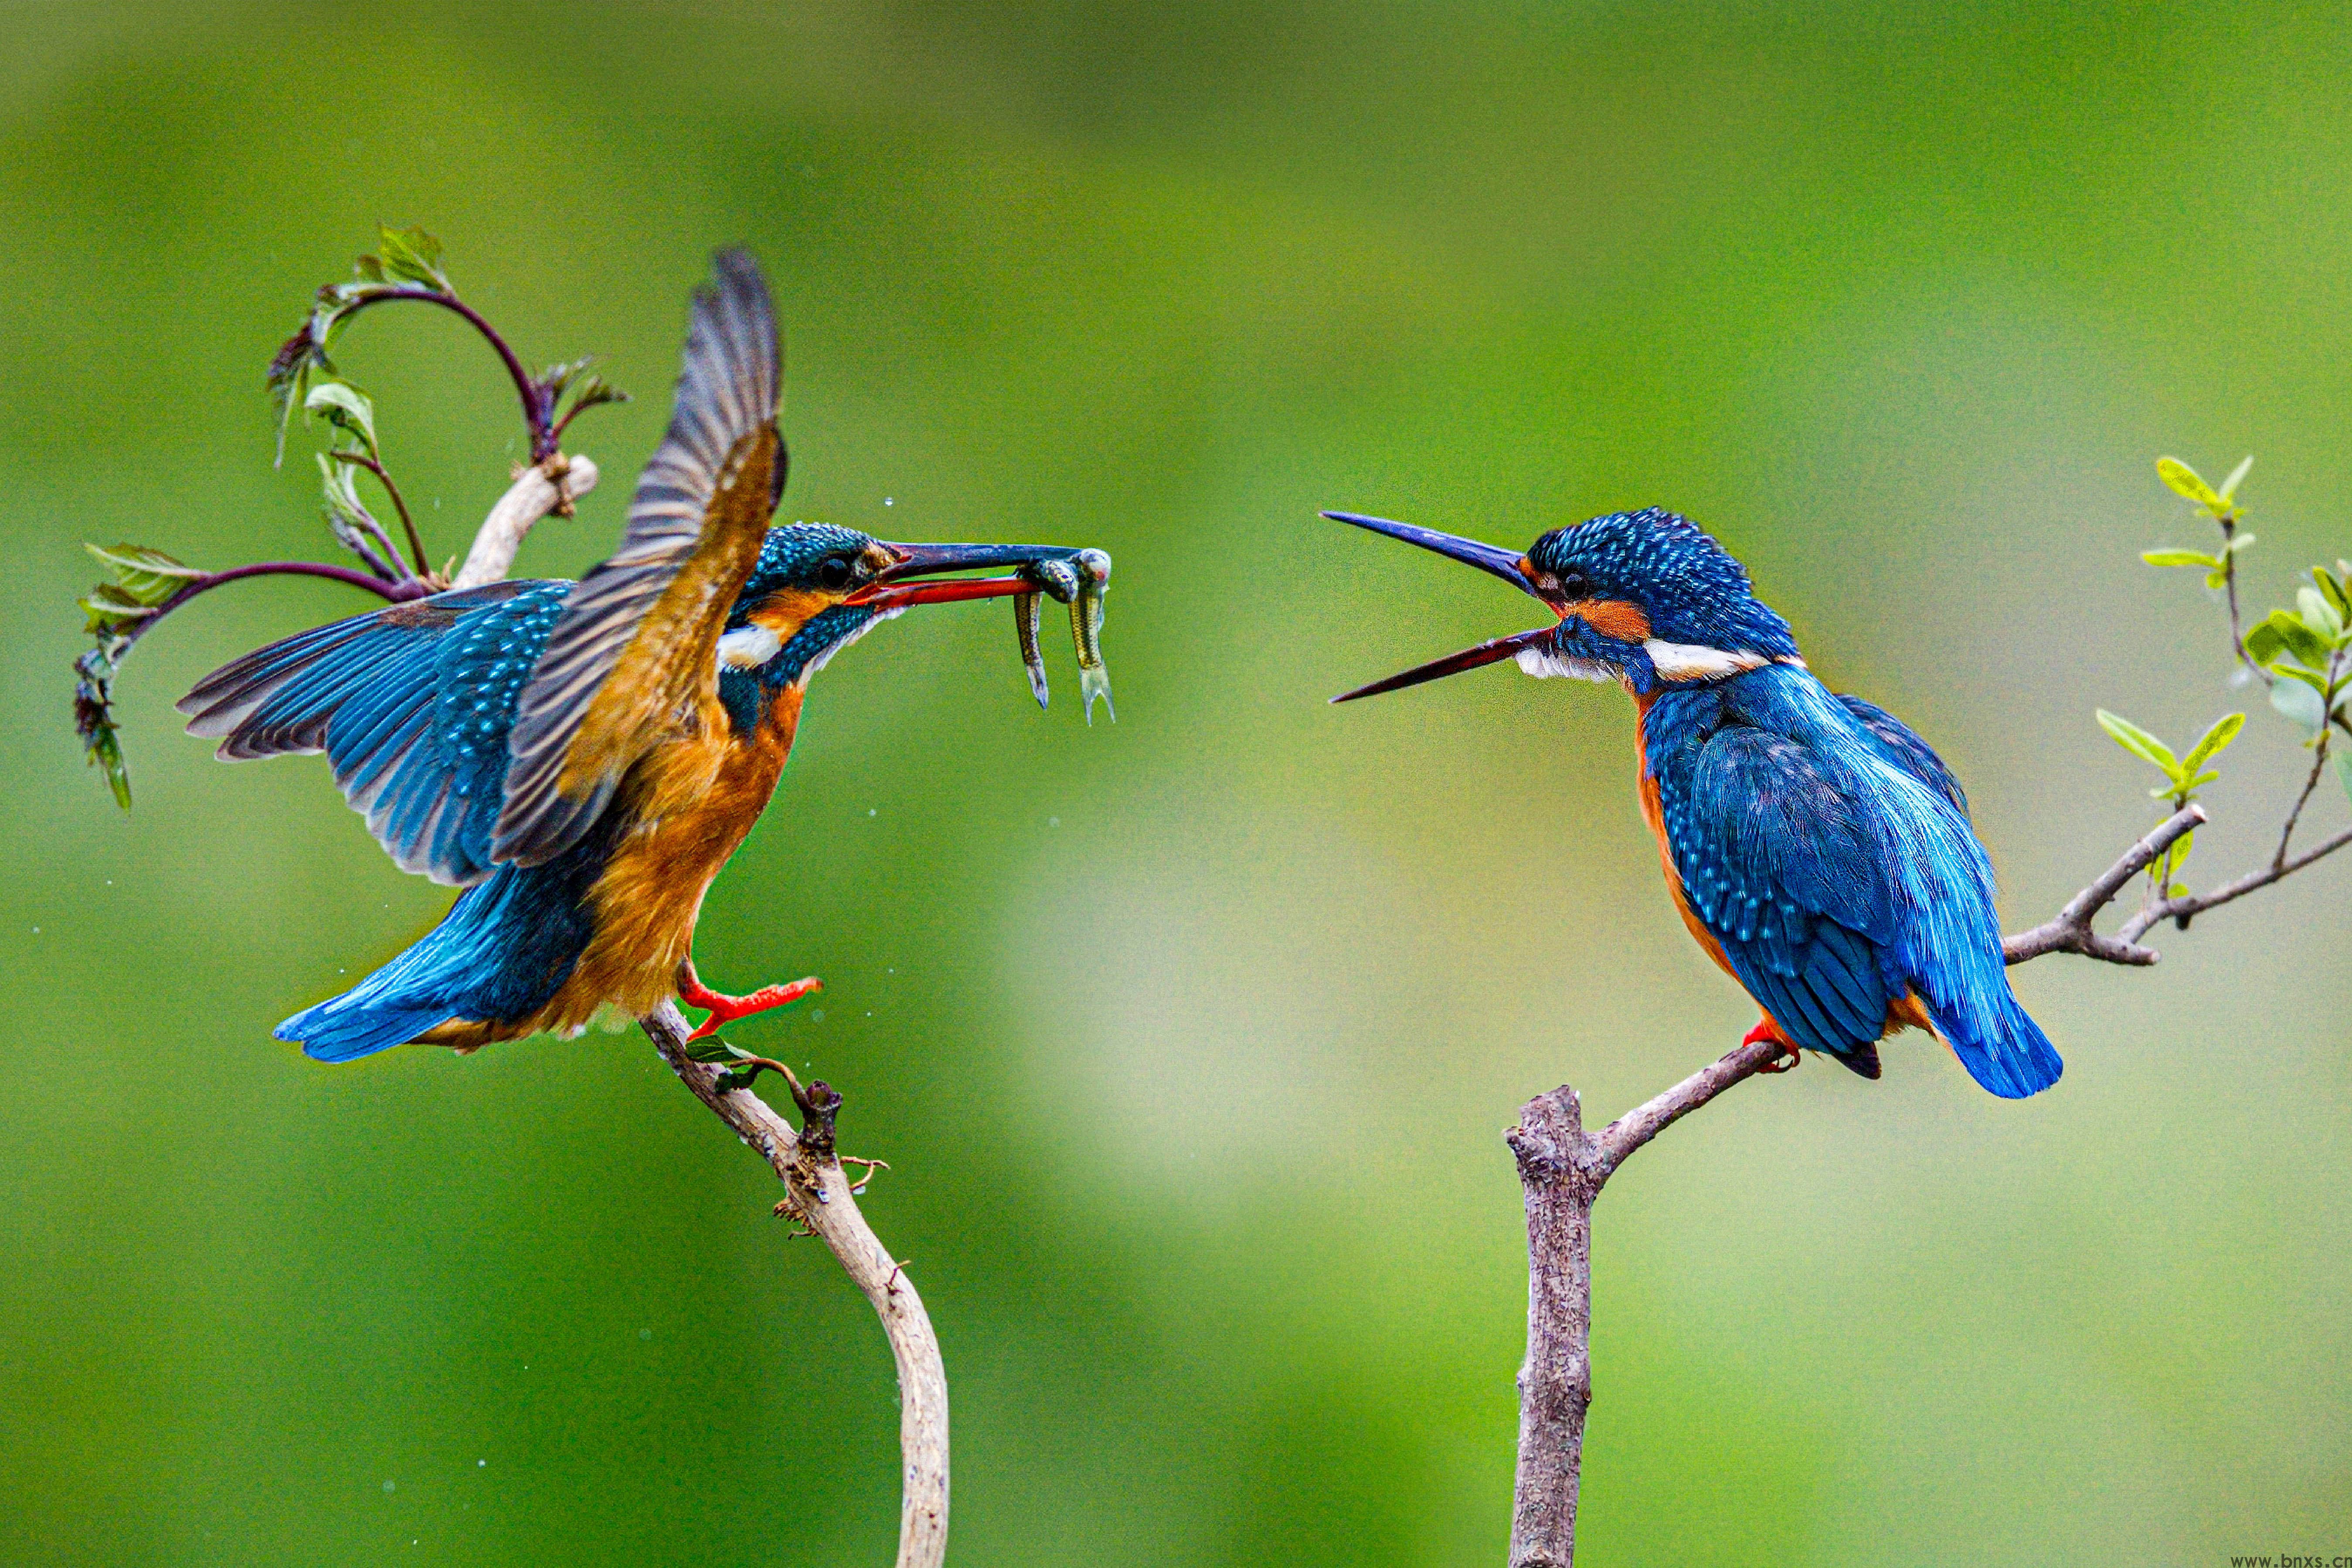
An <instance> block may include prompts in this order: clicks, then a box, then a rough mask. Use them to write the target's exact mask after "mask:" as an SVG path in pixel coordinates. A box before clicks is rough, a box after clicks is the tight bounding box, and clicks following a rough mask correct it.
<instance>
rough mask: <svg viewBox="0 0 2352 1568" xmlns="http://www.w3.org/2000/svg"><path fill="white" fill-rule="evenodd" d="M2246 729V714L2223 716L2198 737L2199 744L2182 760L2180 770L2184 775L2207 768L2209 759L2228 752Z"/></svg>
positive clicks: (2227, 714) (2191, 748)
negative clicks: (2231, 744) (2241, 731)
mask: <svg viewBox="0 0 2352 1568" xmlns="http://www.w3.org/2000/svg"><path fill="white" fill-rule="evenodd" d="M2245 727H2246V716H2245V715H2244V714H2242V713H2226V714H2223V715H2222V716H2221V717H2220V718H2217V719H2215V720H2214V721H2213V727H2212V728H2210V729H2209V730H2207V731H2206V732H2205V733H2204V734H2203V735H2201V736H2200V737H2197V744H2196V745H2194V746H2192V747H2189V755H2188V756H2186V757H2184V758H2181V759H2180V770H2181V771H2182V772H2183V773H2194V772H2196V771H2197V770H2198V769H2199V768H2202V767H2204V766H2205V763H2206V761H2207V760H2208V759H2209V758H2215V757H2219V756H2220V755H2221V753H2222V752H2223V751H2225V750H2227V749H2228V748H2229V745H2230V743H2231V741H2233V740H2235V739H2237V738H2238V732H2239V731H2240V730H2242V729H2243V728H2245ZM2191 787H2192V788H2193V786H2191Z"/></svg>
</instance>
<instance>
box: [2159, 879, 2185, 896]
mask: <svg viewBox="0 0 2352 1568" xmlns="http://www.w3.org/2000/svg"><path fill="white" fill-rule="evenodd" d="M2164 896H2165V897H2167V898H2186V897H2188V896H2189V884H2188V883H2185V882H2176V883H2173V884H2172V885H2171V886H2170V887H2168V888H2167V889H2165V892H2164Z"/></svg>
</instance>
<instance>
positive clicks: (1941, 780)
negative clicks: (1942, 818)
mask: <svg viewBox="0 0 2352 1568" xmlns="http://www.w3.org/2000/svg"><path fill="white" fill-rule="evenodd" d="M1838 701H1840V702H1842V703H1843V704H1844V705H1845V710H1846V712H1848V713H1850V714H1852V715H1853V716H1854V720H1855V722H1857V723H1859V724H1860V725H1861V726H1862V727H1863V728H1864V730H1865V731H1867V732H1868V733H1869V735H1870V738H1871V739H1872V740H1873V741H1874V742H1875V743H1876V744H1877V746H1878V748H1879V751H1880V752H1881V753H1882V754H1883V755H1884V756H1885V758H1886V760H1887V761H1889V762H1892V763H1893V764H1895V767H1897V768H1901V769H1902V770H1903V771H1904V772H1906V773H1908V774H1909V775H1911V777H1912V778H1914V779H1917V780H1919V782H1920V783H1922V784H1925V785H1926V786H1927V788H1928V789H1933V790H1934V791H1935V792H1936V793H1937V794H1938V795H1941V796H1942V797H1943V798H1944V799H1945V800H1949V801H1950V802H1951V803H1952V809H1953V810H1956V811H1958V812H1959V814H1960V815H1961V816H1963V817H1965V816H1967V815H1968V814H1969V797H1968V792H1967V791H1966V790H1964V789H1961V788H1960V781H1959V780H1958V779H1956V778H1954V777H1953V776H1952V770H1951V769H1950V768H1947V767H1945V766H1944V759H1943V758H1940V757H1938V756H1937V755H1936V752H1935V748H1934V747H1931V746H1929V745H1928V744H1927V742H1926V741H1924V740H1922V739H1920V738H1919V737H1918V736H1917V735H1916V734H1914V733H1913V732H1912V729H1911V727H1910V726H1909V725H1907V724H1905V723H1904V722H1903V721H1902V720H1901V719H1899V718H1896V717H1895V716H1894V715H1893V714H1891V713H1888V712H1887V711H1886V710H1885V708H1883V707H1880V706H1878V705H1877V704H1876V703H1870V702H1864V701H1863V699H1862V698H1860V697H1853V696H1847V695H1844V694H1843V693H1840V694H1839V695H1838Z"/></svg>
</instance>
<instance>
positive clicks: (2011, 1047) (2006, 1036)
mask: <svg viewBox="0 0 2352 1568" xmlns="http://www.w3.org/2000/svg"><path fill="white" fill-rule="evenodd" d="M1992 1011H1993V1015H1994V1016H1993V1018H1992V1019H1990V1020H1987V1021H1989V1022H1990V1026H1991V1027H1990V1028H1980V1029H1978V1030H1960V1029H1955V1028H1952V1027H1949V1026H1948V1024H1947V1021H1946V1019H1944V1018H1943V1017H1941V1016H1938V1017H1937V1019H1936V1025H1937V1030H1939V1031H1940V1032H1941V1033H1942V1034H1943V1036H1944V1038H1945V1039H1946V1040H1949V1041H1951V1045H1952V1054H1953V1055H1955V1056H1957V1057H1958V1058H1959V1059H1960V1065H1961V1066H1963V1067H1965V1068H1967V1069H1968V1070H1969V1077H1971V1078H1973V1079H1975V1080H1976V1081H1977V1082H1979V1084H1981V1085H1983V1086H1984V1087H1985V1088H1986V1089H1989V1090H1990V1091H1991V1092H1993V1093H1995V1094H1998V1095H2000V1097H2001V1098H2002V1099H2004V1100H2022V1099H2024V1098H2025V1097H2026V1096H2027V1095H2029V1094H2039V1093H2041V1092H2042V1091H2043V1090H2044V1089H2047V1088H2049V1087H2050V1086H2051V1085H2052V1084H2053V1083H2055V1082H2058V1075H2059V1074H2060V1073H2062V1072H2063V1071H2066V1064H2065V1063H2064V1062H2063V1061H2060V1060H2059V1059H2058V1051H2057V1048H2056V1047H2055V1046H2053V1045H2052V1044H2051V1043H2050V1037H2049V1036H2048V1035H2045V1034H2043V1033H2042V1026H2041V1025H2040V1024H2038V1023H2035V1022H2034V1021H2033V1019H2032V1017H2031V1016H2030V1015H2028V1014H2027V1012H2026V1010H2025V1009H2023V1008H2022V1007H2021V1006H2019V1005H2018V1001H2017V998H2015V997H2011V996H2003V997H2002V998H2000V1003H1999V1004H1996V1006H1995V1008H1994V1009H1992ZM1951 1021H1952V1022H1953V1023H1958V1022H1959V1021H1960V1020H1958V1019H1953V1020H1951Z"/></svg>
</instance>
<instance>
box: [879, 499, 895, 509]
mask: <svg viewBox="0 0 2352 1568" xmlns="http://www.w3.org/2000/svg"><path fill="white" fill-rule="evenodd" d="M882 504H883V505H884V506H886V507H887V506H892V505H894V504H895V503H894V502H892V501H891V499H890V497H887V496H885V497H882Z"/></svg>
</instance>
